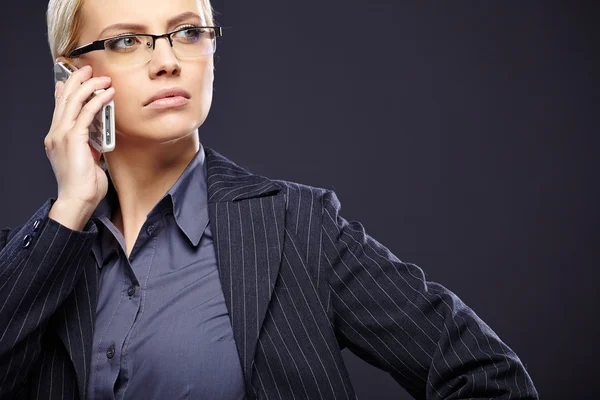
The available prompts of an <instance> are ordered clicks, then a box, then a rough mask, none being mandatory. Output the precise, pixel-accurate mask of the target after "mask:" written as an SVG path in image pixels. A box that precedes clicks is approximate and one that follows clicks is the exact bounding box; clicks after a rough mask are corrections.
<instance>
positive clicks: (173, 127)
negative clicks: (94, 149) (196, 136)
mask: <svg viewBox="0 0 600 400" xmlns="http://www.w3.org/2000/svg"><path fill="white" fill-rule="evenodd" d="M205 120H206V115H205V114H202V115H198V113H196V115H195V116H194V115H190V114H189V113H176V112H168V113H163V114H162V115H157V116H155V117H154V118H152V119H151V120H149V119H148V118H147V117H146V118H140V122H139V123H135V122H134V120H133V118H131V119H129V120H128V121H127V123H126V124H125V126H122V127H121V129H119V131H120V132H119V133H120V134H121V136H127V137H129V138H131V139H134V140H150V141H155V142H158V143H162V142H168V141H172V140H177V139H182V138H184V137H186V136H188V135H189V134H190V133H192V132H196V131H197V130H198V128H199V127H200V125H202V124H203V123H204V121H205ZM142 121H143V122H142ZM117 140H118V139H117Z"/></svg>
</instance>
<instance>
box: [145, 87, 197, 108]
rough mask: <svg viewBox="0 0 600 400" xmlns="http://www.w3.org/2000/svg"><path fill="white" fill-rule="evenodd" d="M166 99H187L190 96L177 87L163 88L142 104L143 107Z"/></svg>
mask: <svg viewBox="0 0 600 400" xmlns="http://www.w3.org/2000/svg"><path fill="white" fill-rule="evenodd" d="M168 97H184V98H186V99H189V98H190V94H189V93H188V92H187V91H186V90H184V89H182V88H179V87H175V88H165V89H162V90H159V91H158V92H156V93H155V94H154V95H153V96H152V97H150V98H149V99H148V100H147V101H146V102H145V103H144V107H145V106H147V105H149V104H151V103H152V102H153V101H156V100H159V99H164V98H168Z"/></svg>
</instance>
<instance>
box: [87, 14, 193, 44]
mask: <svg viewBox="0 0 600 400" xmlns="http://www.w3.org/2000/svg"><path fill="white" fill-rule="evenodd" d="M190 18H197V19H201V18H200V16H199V15H198V14H196V13H195V12H191V11H186V12H184V13H181V14H179V15H176V16H175V17H173V18H171V19H169V20H168V21H167V25H168V26H173V25H175V24H177V23H179V22H182V21H185V20H187V19H190ZM116 29H131V30H135V31H143V30H144V29H146V25H143V24H132V23H121V24H113V25H109V26H107V27H106V28H104V29H103V30H102V32H100V34H99V35H98V37H99V38H102V37H104V34H105V32H107V31H110V30H116Z"/></svg>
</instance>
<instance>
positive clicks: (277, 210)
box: [205, 148, 286, 393]
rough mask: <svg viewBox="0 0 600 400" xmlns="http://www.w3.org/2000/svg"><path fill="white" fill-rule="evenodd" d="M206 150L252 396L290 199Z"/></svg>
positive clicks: (228, 298) (220, 258)
mask: <svg viewBox="0 0 600 400" xmlns="http://www.w3.org/2000/svg"><path fill="white" fill-rule="evenodd" d="M205 150H206V167H207V182H208V206H209V217H210V224H211V229H212V232H213V238H214V242H215V250H216V254H217V264H218V268H219V276H220V279H221V286H222V288H223V295H224V296H225V302H226V304H227V308H228V310H229V317H230V319H231V324H232V329H233V335H234V338H235V342H236V346H237V350H238V354H239V357H240V362H241V364H242V369H243V372H244V379H245V382H246V388H247V391H248V393H250V392H249V388H250V387H251V378H252V361H253V359H254V353H255V351H256V345H257V341H258V335H259V332H260V328H261V326H262V323H263V320H264V318H265V315H266V311H267V307H268V304H269V301H270V299H271V294H272V293H273V288H274V286H275V281H276V279H277V276H278V273H279V267H280V263H281V253H282V246H283V232H284V222H285V221H284V219H285V209H286V196H285V194H284V193H280V191H281V186H280V185H278V184H277V183H275V182H273V181H271V180H269V179H267V178H265V177H262V176H259V175H254V174H252V173H250V172H248V171H246V170H245V169H243V168H241V167H239V166H237V165H236V164H234V163H233V162H232V161H230V160H228V159H227V158H225V157H223V156H221V155H220V154H218V153H217V152H215V151H214V150H212V149H209V148H205Z"/></svg>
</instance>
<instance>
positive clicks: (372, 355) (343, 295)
mask: <svg viewBox="0 0 600 400" xmlns="http://www.w3.org/2000/svg"><path fill="white" fill-rule="evenodd" d="M323 207H324V208H323V232H322V239H323V249H324V253H323V256H322V257H323V259H322V263H323V265H325V266H326V267H328V271H329V278H328V280H329V287H330V295H331V305H330V308H332V313H333V317H334V322H335V329H336V335H337V337H338V341H339V343H340V346H341V347H348V348H350V350H352V352H353V353H355V354H356V355H358V356H359V357H361V358H362V359H363V360H365V361H367V362H369V363H370V364H372V365H374V366H376V367H377V368H380V369H382V370H384V371H387V372H388V373H390V374H391V376H392V377H393V378H394V379H395V380H396V381H397V382H398V383H399V384H400V385H401V386H402V387H404V388H405V389H406V390H407V391H408V392H409V393H410V394H411V395H412V396H414V397H415V398H418V399H432V400H433V399H435V400H438V399H449V398H452V399H467V398H468V399H490V398H494V399H503V400H513V399H538V395H537V392H536V389H535V387H534V386H533V383H532V381H531V379H530V377H529V375H528V373H527V371H526V370H525V367H524V366H523V364H522V363H521V361H520V360H519V358H518V357H517V355H516V354H515V353H514V352H513V351H512V350H511V349H510V348H509V347H508V346H507V345H506V344H504V343H503V342H502V341H501V340H500V338H499V337H498V336H497V335H496V334H495V333H494V332H493V331H492V329H491V328H490V327H489V326H488V325H486V324H485V323H484V322H483V321H482V320H481V319H480V318H479V317H478V316H477V315H476V314H475V313H474V312H473V310H471V309H470V308H469V307H468V306H466V305H465V304H464V303H463V302H462V301H461V300H460V299H459V298H458V297H457V296H456V295H455V294H454V293H452V292H451V291H450V290H448V289H446V288H445V287H443V286H442V285H440V284H437V283H435V282H428V281H426V280H425V276H424V273H423V271H422V270H421V269H420V268H419V267H417V266H416V265H413V264H407V263H403V262H401V261H400V260H399V259H398V258H397V257H396V256H394V255H393V254H392V253H391V252H390V251H389V250H388V249H387V248H385V247H384V246H383V245H381V244H380V243H378V242H377V241H376V240H374V239H373V238H371V237H370V236H369V235H367V233H366V232H365V230H364V228H363V226H362V225H361V224H360V223H358V222H348V221H346V220H345V219H344V218H342V217H341V216H340V215H339V210H340V207H341V206H340V202H339V200H338V198H337V196H336V195H335V193H333V192H331V191H329V192H327V193H326V194H325V196H324V198H323Z"/></svg>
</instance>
